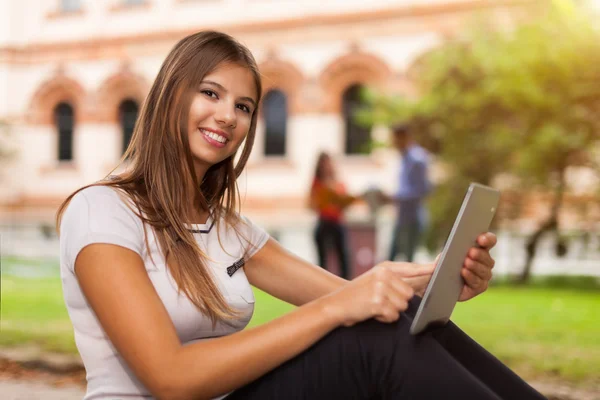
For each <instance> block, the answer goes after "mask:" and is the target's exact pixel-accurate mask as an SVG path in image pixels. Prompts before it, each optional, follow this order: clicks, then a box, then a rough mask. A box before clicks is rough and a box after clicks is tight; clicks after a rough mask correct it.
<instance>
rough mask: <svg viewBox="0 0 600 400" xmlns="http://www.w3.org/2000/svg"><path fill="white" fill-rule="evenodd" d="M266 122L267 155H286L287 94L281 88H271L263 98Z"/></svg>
mask: <svg viewBox="0 0 600 400" xmlns="http://www.w3.org/2000/svg"><path fill="white" fill-rule="evenodd" d="M263 118H264V123H265V155H267V156H283V155H285V144H286V136H287V118H288V105H287V96H286V95H285V93H283V92H282V91H281V90H278V89H273V90H270V91H269V92H268V93H267V94H266V95H265V97H264V99H263Z"/></svg>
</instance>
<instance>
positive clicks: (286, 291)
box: [244, 239, 348, 306]
mask: <svg viewBox="0 0 600 400" xmlns="http://www.w3.org/2000/svg"><path fill="white" fill-rule="evenodd" d="M244 271H245V272H246V276H247V277H248V280H249V281H250V283H251V284H252V285H254V286H256V287H257V288H259V289H261V290H263V291H265V292H267V293H269V294H270V295H272V296H275V297H277V298H278V299H281V300H283V301H286V302H288V303H291V304H294V305H296V306H301V305H303V304H306V303H308V302H310V301H312V300H315V299H318V298H319V297H322V296H324V295H327V294H329V293H331V292H334V291H335V290H337V289H339V288H340V287H342V286H343V285H344V284H346V283H348V281H347V280H345V279H343V278H340V277H338V276H336V275H334V274H332V273H331V272H328V271H326V270H325V269H323V268H321V267H317V266H316V265H313V264H311V263H309V262H307V261H305V260H303V259H302V258H300V257H298V256H296V255H295V254H293V253H292V252H290V251H288V250H286V249H285V248H284V247H282V246H281V245H280V244H279V243H277V241H275V240H273V239H269V240H268V241H267V243H266V244H265V245H264V246H263V247H262V249H260V250H259V251H258V252H257V253H256V254H255V255H254V256H252V258H250V260H248V261H247V262H246V266H245V267H244Z"/></svg>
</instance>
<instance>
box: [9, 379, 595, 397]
mask: <svg viewBox="0 0 600 400" xmlns="http://www.w3.org/2000/svg"><path fill="white" fill-rule="evenodd" d="M533 386H534V387H535V388H536V389H538V390H541V391H542V392H543V393H544V394H545V395H546V396H548V398H549V399H550V400H600V391H596V390H592V391H589V390H586V391H583V390H578V389H573V388H569V387H566V386H565V387H563V386H561V385H556V384H544V383H540V384H536V383H534V384H533ZM84 392H85V391H84V389H83V388H82V387H80V386H73V385H71V386H63V387H55V386H53V385H51V384H49V383H39V382H32V381H29V380H6V379H0V393H2V400H40V399H43V400H81V399H82V398H83V395H84Z"/></svg>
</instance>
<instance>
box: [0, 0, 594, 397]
mask: <svg viewBox="0 0 600 400" xmlns="http://www.w3.org/2000/svg"><path fill="white" fill-rule="evenodd" d="M598 17H600V1H583V0H582V1H574V0H573V1H570V0H555V1H552V0H543V1H536V0H496V1H486V0H451V1H450V0H449V1H442V0H371V1H368V2H365V1H358V0H344V1H341V0H324V1H323V0H322V1H312V0H306V1H293V0H252V1H250V0H104V1H91V0H0V173H1V177H0V185H1V189H2V190H0V245H1V263H2V264H1V267H2V269H1V272H2V276H1V277H2V279H1V284H2V285H1V289H2V292H1V296H2V297H1V310H0V312H1V315H0V316H1V321H0V391H2V388H3V386H2V385H5V386H4V389H5V390H6V391H7V392H9V393H10V395H11V396H13V397H9V398H14V399H16V398H23V399H24V398H50V397H51V396H58V397H56V398H71V397H69V396H74V397H73V398H78V396H79V398H80V397H81V394H80V393H79V392H77V390H76V389H73V388H71V387H70V388H69V389H68V390H74V392H68V394H67V392H64V391H63V392H54V391H52V390H55V389H51V388H49V387H45V386H44V387H41V386H40V387H38V386H35V390H34V389H32V388H33V387H34V386H33V385H35V384H37V383H35V384H34V381H35V380H40V379H41V377H40V376H41V375H36V374H34V373H33V372H32V373H31V374H32V375H31V376H32V377H30V378H29V379H25V378H26V377H27V376H30V375H29V374H30V373H29V372H24V371H25V370H27V371H29V367H32V366H40V365H44V368H45V370H46V372H45V373H44V374H55V375H56V376H62V377H63V378H53V379H51V380H50V381H49V383H51V384H53V385H54V386H56V384H57V383H56V382H64V381H65V379H64V376H65V375H69V374H70V375H73V374H75V376H76V378H75V379H73V380H68V379H67V380H68V381H69V382H71V381H73V382H75V383H77V384H80V383H81V368H80V367H77V353H76V349H75V347H74V343H73V337H72V327H71V325H70V323H69V319H68V316H67V314H66V310H65V308H64V305H63V302H62V301H63V300H62V291H61V287H60V276H59V268H58V250H59V248H58V238H57V236H56V233H55V230H54V216H55V212H56V209H57V206H58V205H59V204H60V203H61V202H62V201H63V200H64V198H65V197H66V196H67V195H68V194H70V193H71V192H72V191H74V190H75V189H77V188H79V187H81V186H83V185H85V184H88V183H91V182H93V181H96V180H99V179H102V178H103V177H105V176H106V175H107V174H108V173H109V172H110V171H111V170H112V169H113V168H114V167H116V165H117V163H118V161H119V159H120V157H121V156H122V154H123V152H124V149H125V148H126V146H127V144H128V143H129V140H130V138H131V135H132V132H133V127H134V125H135V121H136V118H137V114H138V110H139V109H140V106H141V104H142V102H143V101H144V98H145V96H146V93H147V92H148V90H149V87H150V85H151V84H152V81H153V79H154V77H155V76H156V74H157V72H158V69H159V68H160V65H161V63H162V61H163V59H164V58H165V56H166V55H167V53H168V52H169V50H170V49H171V47H172V46H173V45H174V44H175V43H176V42H177V41H178V40H180V39H181V38H183V37H184V36H186V35H188V34H190V33H193V32H196V31H198V30H204V29H215V30H220V31H225V32H227V33H230V34H231V35H233V36H234V37H236V38H237V39H239V40H240V41H241V42H243V43H244V44H246V45H247V46H248V47H249V48H250V49H251V50H252V52H253V54H254V55H255V58H256V60H257V62H258V64H259V66H260V69H261V73H262V75H263V85H264V97H263V102H262V107H261V109H260V113H261V114H260V122H259V125H258V129H257V136H256V141H255V146H254V150H253V153H252V155H251V157H250V160H249V162H248V164H247V167H246V170H245V172H244V173H243V174H242V176H241V178H240V189H241V193H242V200H243V203H242V212H243V213H244V214H246V215H248V216H249V217H250V218H252V219H253V220H254V221H255V222H257V223H258V224H260V225H262V226H264V227H265V228H266V229H268V230H269V232H270V233H271V234H272V235H273V236H274V237H275V238H276V239H278V240H279V241H280V242H281V243H282V244H283V245H284V246H285V247H287V248H288V249H290V250H291V251H293V252H294V253H296V254H298V255H300V256H301V257H304V258H306V259H308V260H310V261H312V262H315V263H316V262H317V253H316V249H315V246H314V243H313V229H314V226H315V223H316V216H315V215H314V212H313V211H311V210H310V209H309V208H308V193H309V191H310V187H311V183H312V179H313V175H314V169H315V163H316V160H317V156H318V154H319V152H321V151H326V152H328V153H329V154H331V155H332V157H333V160H334V161H335V163H336V166H337V170H338V174H339V178H340V180H342V181H343V182H344V183H345V185H346V187H347V189H348V191H349V192H351V193H355V194H358V193H361V192H364V191H365V190H367V189H369V188H373V187H377V188H381V189H382V190H384V191H385V192H388V193H393V192H394V191H396V190H397V189H398V188H397V184H398V173H399V171H400V169H401V157H400V154H399V153H398V151H397V150H396V149H394V148H392V147H391V146H390V141H389V138H390V132H389V127H390V126H391V125H392V124H395V123H399V122H402V123H408V124H410V126H411V128H412V131H413V136H414V139H415V140H416V142H418V143H419V144H420V145H421V146H423V147H424V148H425V149H427V150H428V151H429V153H430V155H431V165H430V179H431V181H432V183H433V190H432V192H431V194H430V195H429V196H428V198H427V204H426V205H427V209H428V211H429V215H430V218H429V223H428V229H427V231H426V233H425V235H424V237H423V240H422V243H421V246H420V247H419V248H418V251H417V253H416V258H415V259H416V261H417V262H427V261H431V260H433V258H434V257H435V255H436V254H437V253H438V252H439V251H440V249H441V247H442V246H443V244H444V240H445V239H446V237H447V235H448V233H449V231H450V228H451V226H452V223H453V221H454V218H455V215H456V213H457V211H458V208H459V207H460V203H461V202H462V199H463V196H464V193H465V191H466V189H467V187H468V184H469V182H472V181H475V182H479V183H483V184H486V185H490V186H493V187H496V188H498V189H500V190H501V191H502V198H501V204H500V208H499V210H498V214H497V217H496V219H495V220H494V222H493V230H494V232H496V233H497V235H498V237H499V243H498V246H497V247H496V248H495V249H494V252H493V255H494V257H495V258H496V260H497V265H496V268H495V279H494V282H493V283H494V285H493V287H491V288H490V289H489V292H488V293H487V294H486V295H484V296H481V298H477V299H475V300H473V301H471V302H469V303H466V304H460V305H458V306H457V309H456V311H455V314H454V316H453V320H455V321H456V322H457V323H458V324H459V325H460V326H462V327H464V329H465V330H466V331H467V332H468V333H470V334H471V335H473V336H474V337H475V338H476V339H477V340H478V341H480V342H481V343H482V344H483V345H484V346H485V347H486V348H488V349H490V350H491V351H492V352H493V353H494V354H495V355H496V356H498V357H499V358H501V359H502V360H503V361H505V362H507V363H508V364H509V365H510V366H511V367H512V368H514V369H516V370H517V372H519V373H520V374H522V375H523V376H524V377H525V378H526V379H527V380H528V381H530V382H533V383H535V384H536V385H538V387H540V388H541V390H544V391H545V393H546V394H548V395H549V396H554V398H565V399H566V398H583V399H585V398H590V399H591V398H600V394H599V393H600V389H599V388H600V375H599V374H598V371H600V344H599V343H600V339H599V337H600V319H599V315H600V312H599V311H598V310H599V309H600V297H599V294H600V280H599V277H600V202H599V200H600V118H599V117H600V68H599V67H598V66H599V65H600V26H598V23H597V20H598ZM118 171H119V170H117V171H116V173H118ZM345 218H346V220H347V222H348V227H349V230H350V238H349V240H350V243H351V246H350V247H351V266H352V269H353V270H354V272H355V274H358V273H361V272H364V271H365V270H366V269H368V268H369V267H370V266H372V265H373V264H374V263H376V262H378V261H381V260H383V259H385V258H386V256H387V254H388V249H389V246H390V241H391V235H392V228H393V223H394V220H395V210H394V208H393V207H390V206H387V207H384V208H382V209H381V210H379V212H377V213H376V214H374V213H372V212H371V210H370V209H369V207H367V205H366V204H365V203H362V202H358V203H356V204H355V205H352V206H351V207H349V208H348V209H347V211H346V213H345ZM332 270H333V271H334V272H336V271H337V269H336V267H335V266H332ZM257 297H258V301H257V308H256V312H255V316H254V318H253V321H252V324H253V325H255V324H260V323H263V322H265V321H267V320H269V319H271V318H274V317H276V316H278V315H280V314H281V313H284V312H286V311H287V310H289V309H290V306H289V305H286V304H283V303H281V302H278V301H276V300H274V299H272V298H270V297H269V296H267V295H265V294H264V293H260V292H258V291H257ZM56 354H59V355H61V357H63V356H64V357H63V358H60V357H59V356H56ZM65 358H66V359H68V360H69V362H68V363H67V364H69V363H70V364H69V365H71V364H73V365H75V367H65V368H62V367H59V365H62V364H61V362H62V361H60V362H59V361H56V360H59V359H61V360H63V359H65ZM52 360H54V361H52ZM63 364H64V363H63ZM61 368H62V369H61ZM38 369H39V368H38ZM77 374H79V375H77ZM55 375H52V376H55ZM44 376H46V375H44ZM23 382H25V383H23ZM46 383H48V382H46ZM36 390H40V392H39V393H41V394H39V395H38V392H37V391H36ZM56 390H58V389H56ZM63 390H67V389H63ZM27 393H28V394H27ZM32 393H34V394H32ZM27 396H33V397H27ZM3 398H4V397H3Z"/></svg>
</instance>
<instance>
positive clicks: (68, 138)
mask: <svg viewBox="0 0 600 400" xmlns="http://www.w3.org/2000/svg"><path fill="white" fill-rule="evenodd" d="M54 126H55V127H56V131H57V132H58V161H71V160H73V130H74V128H75V113H74V112H73V107H72V106H71V105H70V104H69V103H59V104H58V105H57V106H56V107H55V108H54Z"/></svg>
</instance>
